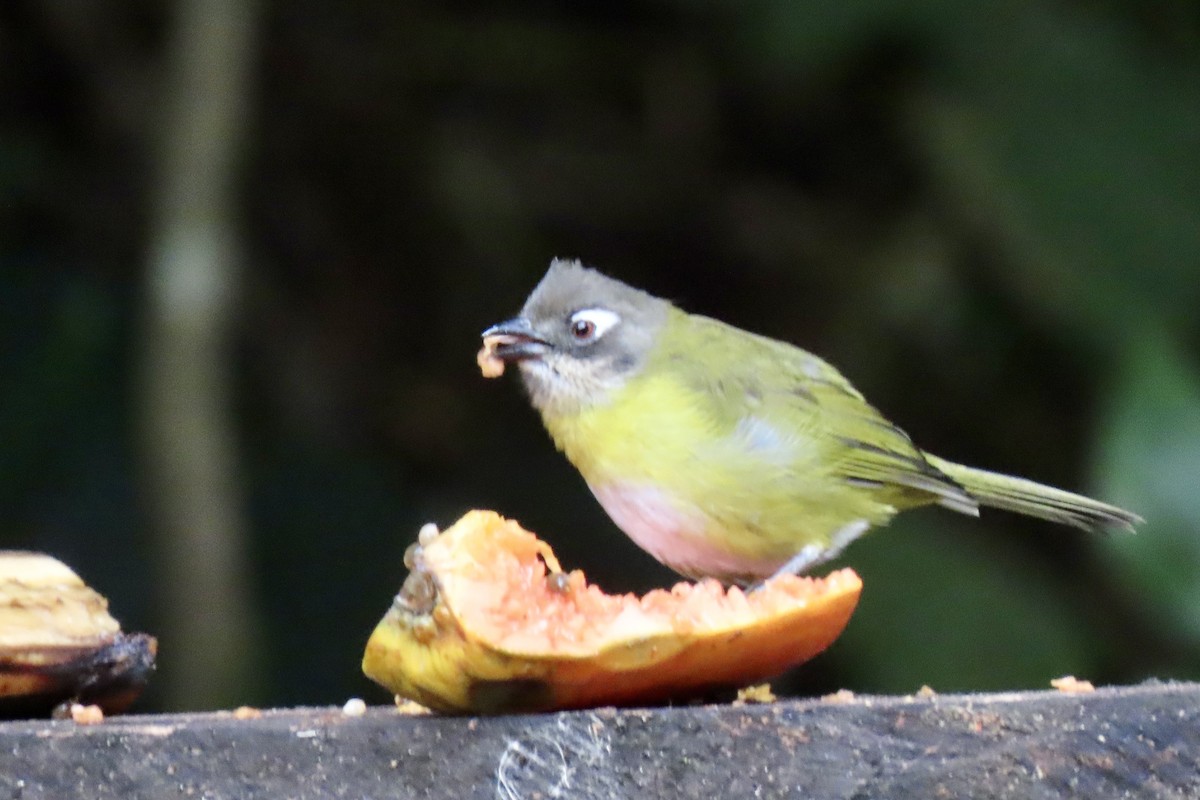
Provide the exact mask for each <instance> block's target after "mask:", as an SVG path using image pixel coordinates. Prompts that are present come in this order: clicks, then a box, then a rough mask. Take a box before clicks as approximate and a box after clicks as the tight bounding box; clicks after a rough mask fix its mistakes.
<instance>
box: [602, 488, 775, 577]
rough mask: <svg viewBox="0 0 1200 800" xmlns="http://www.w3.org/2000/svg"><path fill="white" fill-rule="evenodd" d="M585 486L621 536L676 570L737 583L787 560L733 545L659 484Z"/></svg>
mask: <svg viewBox="0 0 1200 800" xmlns="http://www.w3.org/2000/svg"><path fill="white" fill-rule="evenodd" d="M589 487H590V488H591V490H592V494H594V495H595V496H596V499H597V500H598V501H599V502H600V505H601V506H603V507H604V510H605V512H606V513H607V514H608V516H609V517H611V518H612V521H613V522H614V523H616V525H617V527H618V528H620V529H621V530H622V531H624V532H625V535H627V536H628V537H629V538H630V539H632V540H633V541H634V543H635V544H637V545H638V547H640V548H642V549H643V550H645V551H646V552H647V553H649V554H650V555H652V556H654V558H655V559H657V560H658V561H659V562H661V563H662V564H665V565H666V566H668V567H670V568H671V569H673V570H675V571H676V572H678V573H680V574H683V575H687V576H689V577H693V578H701V577H710V576H711V577H716V578H721V579H723V580H730V581H742V580H743V579H746V578H757V577H762V576H767V575H770V574H772V573H773V572H774V571H775V570H776V569H777V568H778V567H779V566H780V564H782V563H783V561H785V560H786V558H783V559H781V558H779V557H756V556H753V555H750V554H748V553H746V552H743V551H741V549H740V548H737V547H732V546H731V544H732V542H728V541H723V540H722V537H721V534H720V531H718V530H714V529H713V527H712V525H711V520H709V519H708V517H707V516H706V515H705V514H704V513H703V511H701V510H700V509H698V508H695V507H692V506H690V505H689V504H688V503H687V502H686V501H682V500H680V499H679V498H678V497H675V496H673V495H672V494H671V493H669V492H667V491H666V490H664V489H662V488H660V487H658V486H648V485H644V484H637V483H630V482H623V481H614V482H611V483H607V484H603V485H599V486H597V485H591V484H589Z"/></svg>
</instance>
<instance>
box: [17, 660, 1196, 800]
mask: <svg viewBox="0 0 1200 800" xmlns="http://www.w3.org/2000/svg"><path fill="white" fill-rule="evenodd" d="M713 796H716V797H731V798H732V797H762V798H776V797H779V798H783V797H796V798H801V797H802V798H846V799H847V800H849V798H889V800H898V799H900V798H920V799H921V800H936V798H943V797H944V798H985V797H986V798H1021V799H1022V800H1030V799H1033V800H1040V799H1041V798H1068V797H1070V798H1081V797H1082V798H1088V797H1103V798H1116V797H1147V798H1180V799H1182V798H1197V797H1200V684H1194V683H1188V684H1183V683H1179V684H1159V683H1153V684H1146V685H1142V686H1136V687H1122V688H1111V689H1099V690H1097V691H1095V692H1091V693H1083V694H1067V693H1060V692H1025V693H1013V694H996V695H941V696H932V697H918V696H913V697H854V698H851V699H846V700H840V701H838V700H828V699H826V700H804V701H781V702H777V703H772V704H769V705H744V706H735V705H724V706H696V707H683V708H658V709H628V710H627V709H621V710H618V709H611V708H609V709H598V710H595V711H586V712H566V713H558V714H546V715H528V716H501V717H439V716H431V715H418V716H411V715H403V714H400V713H398V712H397V711H396V710H395V709H393V708H390V707H380V708H373V709H370V710H368V712H367V713H366V714H365V715H363V716H359V717H352V716H347V715H345V714H343V713H342V711H341V710H340V709H329V708H318V709H295V710H276V711H266V712H264V713H263V715H262V717H261V718H258V719H250V720H245V719H236V718H234V716H233V715H232V714H229V713H210V714H185V715H163V716H129V717H124V718H119V719H110V720H106V721H105V722H104V723H102V724H100V725H95V726H82V725H76V724H74V723H71V722H49V721H29V722H11V723H4V724H0V797H3V798H8V797H13V798H21V800H35V799H36V800H41V799H42V798H55V799H56V800H58V799H60V798H70V797H86V798H97V800H99V799H102V798H131V797H145V798H163V797H195V798H210V799H211V800H219V799H220V798H239V799H242V798H383V797H424V798H453V799H454V800H459V798H493V797H496V798H505V800H507V799H508V798H554V797H563V798H654V797H686V798H706V797H713Z"/></svg>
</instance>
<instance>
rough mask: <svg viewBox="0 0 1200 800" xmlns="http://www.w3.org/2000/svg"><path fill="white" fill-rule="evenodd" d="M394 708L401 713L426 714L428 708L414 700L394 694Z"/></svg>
mask: <svg viewBox="0 0 1200 800" xmlns="http://www.w3.org/2000/svg"><path fill="white" fill-rule="evenodd" d="M396 710H397V711H399V712H400V713H401V714H428V713H429V709H428V708H426V707H425V706H423V705H421V704H420V703H418V702H417V701H415V700H406V699H405V698H403V697H401V696H400V695H396Z"/></svg>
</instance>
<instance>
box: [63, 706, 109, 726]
mask: <svg viewBox="0 0 1200 800" xmlns="http://www.w3.org/2000/svg"><path fill="white" fill-rule="evenodd" d="M71 720H72V721H73V722H74V723H75V724H76V725H99V724H100V723H101V722H104V711H103V709H101V708H100V706H96V705H88V706H85V705H84V704H83V703H71Z"/></svg>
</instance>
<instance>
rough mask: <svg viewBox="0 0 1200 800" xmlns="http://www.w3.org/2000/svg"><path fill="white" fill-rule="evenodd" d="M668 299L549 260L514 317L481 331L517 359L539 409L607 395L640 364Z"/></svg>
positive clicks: (558, 409)
mask: <svg viewBox="0 0 1200 800" xmlns="http://www.w3.org/2000/svg"><path fill="white" fill-rule="evenodd" d="M670 309H671V305H670V303H668V302H667V301H665V300H660V299H659V298H657V297H654V296H653V295H649V294H647V293H645V292H643V291H640V290H638V289H634V288H633V287H632V286H627V285H626V284H624V283H621V282H620V281H618V280H614V279H613V278H609V277H607V276H605V275H602V274H600V273H599V272H596V271H595V270H593V269H588V268H587V267H584V266H583V265H582V264H580V263H579V262H578V261H566V260H562V259H555V260H554V261H552V262H551V263H550V269H549V270H548V271H547V272H546V275H545V277H543V278H542V280H541V282H540V283H538V285H537V286H536V287H535V288H534V290H533V293H532V294H530V295H529V298H528V299H527V300H526V301H525V306H524V307H523V308H522V309H521V313H520V315H519V316H516V317H514V318H512V319H510V320H507V321H505V322H501V323H499V324H498V325H493V326H492V327H490V328H488V329H487V330H486V331H484V332H483V336H484V338H485V339H489V338H490V339H491V341H492V342H493V343H494V349H493V351H492V352H493V354H494V356H495V357H497V358H499V359H502V360H503V361H505V362H507V363H516V364H517V365H518V366H519V368H520V370H521V377H522V378H523V379H524V381H525V386H526V387H527V388H528V390H529V395H530V398H531V399H532V401H533V404H534V406H536V407H537V409H538V410H539V411H541V412H542V413H543V414H544V415H562V414H573V413H578V412H579V411H582V410H584V409H586V408H589V407H591V406H593V405H598V404H603V403H606V402H608V401H609V399H610V398H611V397H612V395H613V393H614V392H616V391H617V390H618V389H619V388H620V387H621V386H623V385H624V384H625V382H626V381H627V380H629V379H630V378H631V377H633V376H634V375H636V374H638V372H639V371H640V370H641V369H642V367H643V366H644V365H645V362H646V359H647V356H648V355H649V354H650V352H651V350H652V349H653V347H654V344H655V342H656V341H657V339H658V336H659V334H660V333H661V332H662V330H663V327H664V326H665V324H666V322H667V317H668V315H669V313H670Z"/></svg>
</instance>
